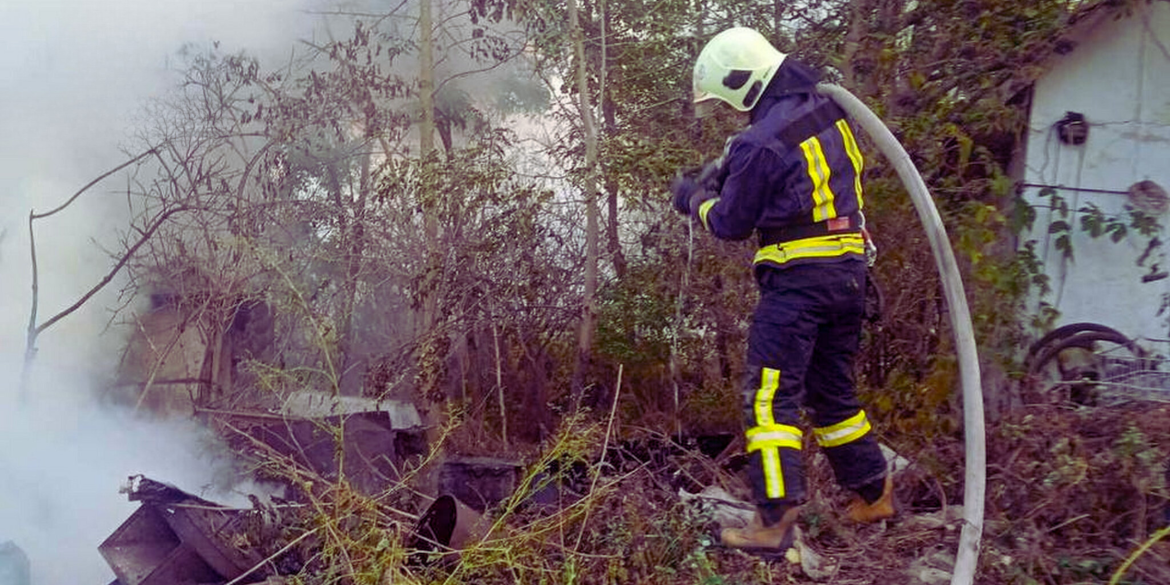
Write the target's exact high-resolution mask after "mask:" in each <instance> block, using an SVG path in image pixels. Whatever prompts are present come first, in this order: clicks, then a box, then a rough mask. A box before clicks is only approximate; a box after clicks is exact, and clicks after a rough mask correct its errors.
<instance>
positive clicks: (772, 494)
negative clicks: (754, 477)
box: [760, 447, 785, 499]
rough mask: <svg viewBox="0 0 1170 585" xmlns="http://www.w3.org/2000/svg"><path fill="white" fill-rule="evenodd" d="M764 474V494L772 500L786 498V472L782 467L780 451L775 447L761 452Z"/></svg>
mask: <svg viewBox="0 0 1170 585" xmlns="http://www.w3.org/2000/svg"><path fill="white" fill-rule="evenodd" d="M760 458H761V462H762V463H763V465H761V466H760V467H761V469H762V470H763V472H764V493H765V494H766V495H767V496H768V497H769V498H771V499H779V498H783V497H784V493H785V492H784V470H783V469H782V468H781V467H780V450H779V449H776V448H775V447H773V448H770V449H764V450H762V451H760Z"/></svg>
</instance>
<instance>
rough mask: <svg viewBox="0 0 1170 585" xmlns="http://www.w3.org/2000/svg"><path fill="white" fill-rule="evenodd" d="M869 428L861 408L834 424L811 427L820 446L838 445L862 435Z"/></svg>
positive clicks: (867, 419) (867, 420) (850, 441)
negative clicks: (854, 413) (816, 427)
mask: <svg viewBox="0 0 1170 585" xmlns="http://www.w3.org/2000/svg"><path fill="white" fill-rule="evenodd" d="M870 428H871V427H870V424H869V418H868V417H866V416H865V411H864V410H861V411H858V412H857V414H856V415H853V416H851V417H849V418H848V419H846V420H844V421H841V422H839V423H837V424H835V425H832V426H828V427H821V428H818V429H813V435H815V436H816V438H817V443H818V444H819V445H820V446H822V447H839V446H841V445H844V444H846V443H852V442H853V441H856V440H857V439H860V438H861V437H864V436H865V434H866V433H868V432H869V430H870Z"/></svg>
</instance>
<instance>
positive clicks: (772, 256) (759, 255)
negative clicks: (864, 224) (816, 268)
mask: <svg viewBox="0 0 1170 585" xmlns="http://www.w3.org/2000/svg"><path fill="white" fill-rule="evenodd" d="M846 254H863V255H864V254H865V240H864V239H863V238H862V237H861V234H843V235H836V236H817V237H815V238H805V239H803V240H794V241H791V242H784V243H782V244H772V245H771V246H764V247H763V248H760V250H759V251H758V252H756V258H755V263H756V264H759V263H760V262H772V263H774V264H784V263H785V262H788V261H790V260H796V259H799V258H834V257H837V256H844V255H846Z"/></svg>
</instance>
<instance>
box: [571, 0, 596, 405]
mask: <svg viewBox="0 0 1170 585" xmlns="http://www.w3.org/2000/svg"><path fill="white" fill-rule="evenodd" d="M569 33H570V35H571V38H572V39H573V56H574V58H575V60H576V62H577V68H576V73H575V77H576V82H577V98H578V100H579V107H580V109H581V128H582V131H583V134H584V135H585V186H584V187H585V189H584V190H585V193H584V195H585V283H584V285H585V289H584V293H583V296H582V299H581V329H580V333H579V335H578V338H577V358H578V359H577V368H576V370H575V372H574V375H573V390H574V392H576V393H578V396H580V392H581V390H582V389H583V388H584V380H585V369H586V368H587V367H588V365H589V362H590V360H591V357H592V355H591V354H592V351H593V335H594V330H595V329H596V327H597V307H596V302H597V301H596V296H597V282H598V248H599V246H598V241H599V240H600V237H599V236H600V226H599V221H598V215H599V213H598V209H597V129H596V128H595V127H594V123H593V110H592V109H591V107H590V100H589V78H588V75H587V73H586V57H585V34H584V32H583V30H582V27H581V20H580V14H579V11H578V9H577V1H576V0H569Z"/></svg>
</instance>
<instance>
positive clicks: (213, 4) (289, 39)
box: [0, 0, 324, 585]
mask: <svg viewBox="0 0 1170 585" xmlns="http://www.w3.org/2000/svg"><path fill="white" fill-rule="evenodd" d="M311 4H324V1H323V0H322V1H320V2H318V1H315V0H302V1H291V0H271V1H263V2H262V1H259V0H257V1H249V2H239V1H237V0H106V1H104V2H92V1H89V0H39V1H36V2H31V1H30V2H3V3H0V71H3V72H4V73H3V75H0V95H3V96H4V99H3V103H4V107H3V108H0V128H3V129H4V132H2V133H0V544H2V543H4V542H5V541H8V540H12V541H14V542H15V543H16V544H17V545H18V546H20V547H21V548H22V549H23V550H24V551H25V553H27V555H28V557H29V559H30V562H31V569H32V582H33V584H34V585H80V584H104V583H109V582H110V581H111V580H112V579H113V576H112V573H111V572H110V570H109V568H108V567H107V566H106V564H105V562H104V561H103V560H102V559H101V557H100V555H99V553H98V550H97V547H98V545H99V544H100V543H101V541H102V540H104V539H105V538H106V537H108V536H109V535H110V534H111V533H112V532H113V531H114V529H116V528H117V527H118V526H119V525H120V524H121V523H122V522H123V521H124V520H125V519H126V518H127V517H128V516H129V515H130V514H131V513H132V512H133V510H134V509H135V507H136V504H133V503H130V502H128V501H127V500H126V496H125V495H122V494H119V493H118V489H119V487H120V486H121V485H122V484H123V483H124V482H125V481H126V479H127V476H129V475H131V474H137V473H143V474H145V475H147V476H148V477H151V478H152V479H157V480H160V481H165V482H168V483H173V484H175V485H177V486H178V487H180V488H182V489H184V490H187V491H190V492H194V493H197V494H201V495H205V496H206V497H209V498H211V499H216V500H218V501H225V500H224V498H225V497H228V496H223V497H221V496H220V495H217V494H214V493H212V492H210V491H207V488H208V486H211V485H212V484H214V483H216V482H217V481H219V480H220V479H222V478H220V477H217V474H218V473H222V469H223V465H224V461H222V460H217V459H215V458H214V457H213V456H212V455H211V453H213V452H214V451H213V450H209V445H210V440H209V439H208V437H207V436H206V435H205V434H204V433H202V432H201V431H199V430H197V429H195V428H194V427H193V426H190V425H187V426H176V425H175V424H174V423H160V422H154V423H152V422H147V421H143V420H140V419H136V418H134V417H131V416H129V415H128V414H126V413H120V412H115V411H110V410H108V409H104V408H102V407H100V406H99V405H98V404H97V402H96V401H95V399H94V397H93V394H92V393H91V389H90V386H91V384H92V381H93V380H95V379H99V378H100V377H101V376H102V375H104V374H106V373H108V371H109V368H110V364H112V363H113V361H114V360H116V358H117V351H118V350H119V348H120V347H121V344H122V340H121V339H120V338H119V336H118V332H117V331H116V330H108V329H106V325H107V322H108V321H109V319H110V312H109V307H110V306H111V304H112V303H113V301H114V299H113V297H112V295H110V294H106V295H103V296H99V297H97V298H95V299H94V300H93V301H92V302H91V303H90V304H88V305H87V306H86V307H85V308H84V309H83V310H82V311H80V312H78V313H75V314H73V315H71V316H69V317H67V318H66V319H64V320H63V321H61V322H60V323H58V324H57V325H55V326H54V327H52V328H51V329H49V330H47V331H46V332H45V333H44V334H43V335H42V336H41V338H40V341H39V343H38V345H39V348H40V352H39V354H38V356H37V360H36V369H35V370H34V374H33V377H32V380H31V382H32V383H31V386H30V392H29V393H28V396H27V400H24V401H22V400H20V398H19V397H18V395H17V388H18V385H19V379H20V370H21V361H22V355H23V352H24V331H25V328H26V326H27V324H28V319H29V311H30V299H31V280H30V274H31V270H30V263H29V247H28V244H29V238H28V225H27V219H28V214H29V212H30V210H36V211H38V212H44V211H47V210H49V209H52V208H54V207H56V206H57V205H59V204H61V203H63V202H64V201H65V200H66V199H68V198H69V197H70V196H71V195H72V194H73V193H74V192H76V191H77V190H78V189H79V188H80V187H81V186H83V185H85V184H86V183H87V182H88V181H90V180H91V179H93V178H95V177H97V176H98V175H100V174H101V173H103V172H105V171H106V170H108V169H110V168H112V167H114V166H116V165H117V164H119V163H121V162H122V161H124V160H126V156H125V154H124V153H123V152H122V151H121V150H120V148H119V147H120V145H121V144H122V143H123V142H124V141H125V138H126V137H127V135H128V134H129V132H130V131H131V129H132V124H133V119H134V118H133V116H134V113H135V112H136V111H138V109H139V107H140V105H141V103H142V102H143V100H145V99H147V98H149V97H151V96H155V95H159V94H161V93H162V92H163V91H164V90H165V88H166V84H167V83H168V82H169V81H171V80H173V78H171V77H169V76H168V74H167V67H168V65H169V64H170V63H173V57H172V56H173V55H174V54H175V52H176V51H177V50H178V49H179V48H180V47H181V46H182V45H183V44H184V43H192V42H193V43H208V42H210V41H211V40H216V41H220V42H221V48H223V49H225V50H227V51H235V50H240V49H247V50H250V51H252V52H253V53H258V54H264V53H265V52H269V53H272V52H275V53H276V54H284V55H287V54H288V52H289V51H290V50H291V48H292V47H293V44H294V42H295V40H296V39H297V38H304V37H308V36H309V34H310V29H311V26H312V24H313V21H314V17H313V16H311V15H309V14H307V13H306V12H305V10H306V8H307V7H308V6H310V5H311ZM119 201H120V199H119V196H118V185H117V184H116V182H111V183H107V184H103V185H100V186H99V187H98V188H97V189H95V190H93V191H92V192H89V193H87V194H86V195H84V196H83V197H82V198H81V199H80V200H79V201H78V204H77V205H75V206H73V207H71V208H69V209H68V210H66V211H64V212H62V213H61V214H59V215H57V216H54V217H53V218H50V219H48V220H45V221H43V222H38V224H37V227H36V229H37V246H38V247H37V252H38V261H39V265H40V295H39V296H40V307H39V319H38V321H43V320H44V319H46V318H48V317H50V316H52V315H54V314H56V313H57V312H58V311H60V310H62V309H64V308H65V307H67V306H69V305H70V304H72V303H73V302H74V301H75V300H76V299H78V298H79V296H80V295H81V294H83V293H84V292H85V291H86V290H87V289H88V288H89V287H91V286H93V284H95V283H96V282H97V280H98V279H99V278H101V276H102V275H103V274H105V272H106V271H107V270H108V267H109V266H110V259H109V257H108V256H107V254H106V253H105V252H104V251H103V250H102V248H103V247H105V248H107V249H110V250H113V249H116V232H117V229H118V228H119V226H120V225H122V223H123V222H122V220H121V218H120V217H119V215H118V213H117V209H118V203H119Z"/></svg>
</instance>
